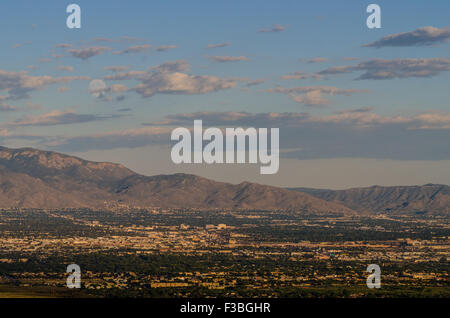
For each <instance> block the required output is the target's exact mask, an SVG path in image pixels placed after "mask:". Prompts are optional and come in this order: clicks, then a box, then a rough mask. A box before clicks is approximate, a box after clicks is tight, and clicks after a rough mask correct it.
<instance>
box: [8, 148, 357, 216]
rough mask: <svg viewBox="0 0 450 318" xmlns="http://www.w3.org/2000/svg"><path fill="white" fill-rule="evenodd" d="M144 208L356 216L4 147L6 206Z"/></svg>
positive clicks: (303, 199)
mask: <svg viewBox="0 0 450 318" xmlns="http://www.w3.org/2000/svg"><path fill="white" fill-rule="evenodd" d="M116 203H120V204H124V205H129V206H140V207H146V206H147V207H156V206H157V207H173V208H199V209H216V208H218V209H223V208H242V209H264V210H268V209H292V210H296V211H299V212H305V213H306V212H307V213H347V214H348V213H351V214H353V213H355V212H354V211H352V210H351V209H350V208H347V207H345V206H343V205H341V204H338V203H333V202H327V201H325V200H322V199H318V198H315V197H314V196H311V195H309V194H306V193H302V192H297V191H290V190H287V189H282V188H276V187H269V186H264V185H259V184H253V183H248V182H244V183H241V184H238V185H233V184H228V183H222V182H216V181H212V180H208V179H205V178H200V177H197V176H193V175H186V174H174V175H160V176H151V177H148V176H143V175H140V174H137V173H134V172H133V171H131V170H129V169H127V168H125V167H124V166H122V165H118V164H113V163H104V162H103V163H98V162H90V161H86V160H83V159H80V158H77V157H72V156H68V155H63V154H59V153H55V152H50V151H40V150H36V149H31V148H23V149H9V148H5V147H0V208H9V207H27V208H77V207H90V208H102V207H105V206H111V205H114V204H116Z"/></svg>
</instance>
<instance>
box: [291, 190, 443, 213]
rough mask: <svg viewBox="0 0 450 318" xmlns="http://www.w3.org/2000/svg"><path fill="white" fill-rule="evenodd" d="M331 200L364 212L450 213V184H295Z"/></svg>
mask: <svg viewBox="0 0 450 318" xmlns="http://www.w3.org/2000/svg"><path fill="white" fill-rule="evenodd" d="M291 190H297V191H301V192H303V193H308V194H311V195H313V196H315V197H316V198H320V199H324V200H326V201H328V202H336V203H341V204H344V205H345V206H347V207H349V208H351V209H353V210H356V211H361V212H371V213H378V212H389V213H419V214H420V213H428V214H445V215H448V214H450V187H449V186H447V185H439V184H427V185H423V186H392V187H382V186H373V187H368V188H354V189H348V190H320V189H309V188H294V189H291Z"/></svg>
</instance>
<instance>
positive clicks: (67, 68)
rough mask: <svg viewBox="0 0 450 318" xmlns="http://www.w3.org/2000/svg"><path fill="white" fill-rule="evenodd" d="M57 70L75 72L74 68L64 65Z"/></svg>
mask: <svg viewBox="0 0 450 318" xmlns="http://www.w3.org/2000/svg"><path fill="white" fill-rule="evenodd" d="M56 69H58V70H60V71H67V72H73V66H63V65H59V66H57V67H56Z"/></svg>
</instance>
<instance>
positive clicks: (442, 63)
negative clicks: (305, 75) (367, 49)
mask: <svg viewBox="0 0 450 318" xmlns="http://www.w3.org/2000/svg"><path fill="white" fill-rule="evenodd" d="M357 71H362V72H363V74H361V75H360V76H359V77H358V78H357V79H360V80H367V79H375V80H383V79H394V78H409V77H433V76H436V75H439V74H440V73H441V72H446V71H450V59H449V58H428V59H395V60H386V59H372V60H369V61H366V62H362V63H359V64H358V65H351V66H335V67H331V68H328V69H326V70H323V71H321V72H319V73H318V74H320V75H332V74H343V73H352V72H357Z"/></svg>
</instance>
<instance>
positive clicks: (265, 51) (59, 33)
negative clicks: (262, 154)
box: [0, 0, 450, 188]
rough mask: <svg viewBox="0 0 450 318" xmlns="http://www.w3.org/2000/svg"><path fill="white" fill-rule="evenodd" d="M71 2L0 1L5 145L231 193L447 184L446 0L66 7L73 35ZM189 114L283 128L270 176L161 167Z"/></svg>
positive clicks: (0, 105)
mask: <svg viewBox="0 0 450 318" xmlns="http://www.w3.org/2000/svg"><path fill="white" fill-rule="evenodd" d="M69 3H71V2H65V1H40V2H39V3H37V2H36V1H14V2H13V1H4V2H2V3H1V4H0V9H1V11H2V12H3V16H2V19H1V21H0V27H1V29H0V30H1V31H0V32H1V39H2V40H1V41H2V44H3V50H1V51H0V63H1V64H0V144H2V145H6V146H10V147H22V146H33V147H37V148H41V149H50V150H55V151H63V152H66V153H71V154H76V155H79V156H82V157H84V158H87V159H93V160H102V161H114V162H121V163H123V164H125V165H127V166H129V167H130V168H132V169H134V170H137V171H139V172H142V173H145V174H156V173H160V172H161V173H175V172H192V173H196V174H200V175H204V176H207V177H211V178H214V179H219V180H225V181H231V182H241V181H244V180H250V181H258V182H261V183H269V184H274V185H281V186H317V187H334V188H342V187H351V186H363V185H372V184H375V183H377V184H386V185H389V184H415V183H427V182H435V183H447V184H448V183H450V172H448V171H450V169H446V168H450V150H449V148H450V147H449V144H448V140H449V138H448V137H450V133H449V131H450V115H449V114H450V103H449V100H450V90H449V88H450V84H449V83H450V59H449V56H450V35H449V34H450V31H448V27H449V24H450V23H449V22H448V21H449V20H448V17H449V13H450V2H448V1H433V2H431V3H430V2H428V3H427V2H426V1H406V0H405V1H371V2H370V1H356V0H355V1H331V0H330V1H131V2H125V1H74V2H73V3H77V4H78V5H80V7H81V10H82V14H81V19H82V22H81V24H82V27H81V29H77V30H74V29H72V30H71V29H68V28H67V27H66V23H65V21H66V18H67V15H68V14H66V12H65V11H66V10H65V9H66V6H67V5H68V4H69ZM370 3H377V4H378V5H380V7H381V10H382V13H381V15H382V28H381V29H368V28H367V26H366V23H365V21H366V18H367V16H368V13H366V10H365V9H366V7H367V5H368V4H370ZM424 27H428V28H424ZM402 33H404V34H403V35H401V34H402ZM392 36H393V40H392V41H391V40H389V41H391V42H389V41H388V39H390V38H388V37H392ZM405 39H406V40H405ZM377 41H378V42H377ZM402 41H403V42H402ZM405 41H406V42H405ZM374 43H375V44H374ZM377 43H380V44H377ZM399 43H400V44H399ZM367 44H369V45H368V46H363V45H367ZM208 45H209V46H210V48H208ZM213 46H216V47H213ZM89 52H94V53H92V54H90V53H89ZM86 54H87V55H86ZM167 63H169V64H167ZM168 65H170V68H169V66H168ZM111 66H114V67H118V66H119V67H123V69H120V70H119V69H117V70H115V71H111V70H110V69H105V68H108V67H111ZM169 69H170V70H169ZM336 70H339V71H336ZM127 72H128V73H127ZM117 74H122V75H124V76H125V75H126V76H127V77H126V78H127V79H126V80H124V79H120V80H119V79H117V77H116V80H112V79H111V78H113V77H114V76H117ZM94 79H100V80H102V81H104V82H105V85H106V89H105V91H102V92H101V94H92V92H89V84H90V82H91V81H92V80H94ZM180 88H181V89H180ZM96 95H99V96H97V97H96ZM191 113H197V114H196V116H197V117H198V118H196V119H202V118H205V119H204V122H205V123H204V124H205V125H208V124H209V125H218V126H226V127H234V126H236V125H241V126H255V127H268V126H273V127H280V136H281V137H280V138H281V140H280V143H281V147H282V150H283V154H284V155H283V156H284V158H283V160H282V163H281V166H280V173H279V174H278V175H277V176H270V177H266V178H263V177H261V176H260V175H258V173H257V171H258V169H257V167H250V166H247V165H246V166H243V167H241V166H240V167H235V166H232V167H222V166H220V167H218V166H217V165H215V166H198V167H197V166H195V167H194V166H176V165H173V164H171V163H170V162H169V161H170V158H169V155H168V148H169V146H170V143H169V142H168V137H167V136H168V134H169V133H168V132H170V130H171V129H172V128H173V126H176V125H184V126H188V127H191V126H192V123H193V120H191V118H192V116H191V115H189V114H191ZM269 113H276V114H277V116H275V117H276V119H273V118H274V116H268V114H269ZM186 114H187V115H186ZM149 158H152V160H150V159H149ZM332 171H340V172H341V173H342V175H339V174H338V175H336V174H335V173H334V174H333V173H331V172H332ZM380 171H381V172H380Z"/></svg>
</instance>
